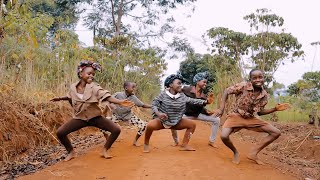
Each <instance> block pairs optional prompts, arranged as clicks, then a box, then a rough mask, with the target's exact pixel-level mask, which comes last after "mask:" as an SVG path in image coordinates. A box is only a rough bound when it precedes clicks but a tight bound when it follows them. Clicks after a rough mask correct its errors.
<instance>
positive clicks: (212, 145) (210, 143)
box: [208, 142, 218, 148]
mask: <svg viewBox="0 0 320 180" xmlns="http://www.w3.org/2000/svg"><path fill="white" fill-rule="evenodd" d="M208 145H209V146H211V147H214V148H218V146H217V145H216V144H215V143H214V142H209V143H208Z"/></svg>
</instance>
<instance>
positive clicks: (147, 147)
mask: <svg viewBox="0 0 320 180" xmlns="http://www.w3.org/2000/svg"><path fill="white" fill-rule="evenodd" d="M143 152H144V153H149V152H150V150H149V145H146V144H145V145H144V147H143Z"/></svg>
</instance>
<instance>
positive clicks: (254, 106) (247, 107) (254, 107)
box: [227, 82, 268, 118]
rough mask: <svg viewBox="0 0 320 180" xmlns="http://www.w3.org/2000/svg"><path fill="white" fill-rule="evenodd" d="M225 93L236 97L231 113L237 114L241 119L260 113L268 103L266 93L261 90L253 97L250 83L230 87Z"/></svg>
mask: <svg viewBox="0 0 320 180" xmlns="http://www.w3.org/2000/svg"><path fill="white" fill-rule="evenodd" d="M227 93H228V94H235V95H236V102H235V103H234V105H233V108H232V112H235V113H239V114H240V115H241V116H242V117H243V118H250V117H253V116H254V113H257V112H260V111H262V110H263V109H264V107H265V106H266V104H267V103H268V93H267V92H266V91H265V90H264V89H262V91H261V93H260V94H259V95H258V96H257V97H255V96H254V93H253V86H252V84H251V83H250V82H242V83H239V84H236V85H234V86H231V87H229V88H227Z"/></svg>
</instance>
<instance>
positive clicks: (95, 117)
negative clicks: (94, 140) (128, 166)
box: [51, 60, 134, 161]
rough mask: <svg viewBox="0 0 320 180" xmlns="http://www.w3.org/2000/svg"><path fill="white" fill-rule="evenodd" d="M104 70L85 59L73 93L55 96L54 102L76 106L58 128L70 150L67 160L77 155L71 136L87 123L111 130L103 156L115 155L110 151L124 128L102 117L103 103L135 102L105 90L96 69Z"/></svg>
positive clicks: (127, 104)
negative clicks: (98, 78)
mask: <svg viewBox="0 0 320 180" xmlns="http://www.w3.org/2000/svg"><path fill="white" fill-rule="evenodd" d="M99 70H100V65H99V64H97V63H94V62H91V61H87V60H85V61H81V62H80V64H79V66H78V77H79V78H80V81H79V82H77V83H74V84H72V85H71V87H70V90H69V93H68V95H67V96H65V97H58V98H53V99H52V100H51V101H60V100H67V101H69V102H70V103H71V105H72V107H73V109H74V115H73V118H72V119H71V120H69V121H67V122H66V123H65V124H63V125H62V126H61V127H59V128H58V130H57V137H58V139H59V140H60V142H61V143H62V144H63V146H64V147H65V148H66V150H67V151H68V155H67V157H66V158H65V161H69V160H71V159H72V158H74V157H75V156H76V153H75V151H74V149H73V147H72V145H71V142H70V140H69V139H68V137H67V135H68V134H69V133H71V132H74V131H76V130H79V129H81V128H83V127H87V126H95V127H98V128H100V129H103V130H105V131H109V132H111V135H110V137H109V138H108V139H107V142H106V144H105V145H104V148H103V151H102V156H103V157H105V158H107V159H109V158H112V156H110V155H109V154H108V153H107V151H108V149H110V147H111V146H112V144H113V143H114V141H115V140H116V139H117V138H118V136H119V134H120V131H121V130H120V127H119V126H117V125H116V124H115V123H114V122H112V121H111V120H107V119H106V118H105V117H103V116H101V115H102V111H101V109H100V107H99V104H101V105H102V106H103V105H106V104H107V103H108V102H112V103H115V104H120V105H122V106H127V107H131V106H133V105H134V104H133V103H132V102H131V101H128V100H118V99H116V98H114V97H112V96H111V94H110V93H109V91H107V90H104V89H102V88H101V87H100V86H99V85H98V84H96V83H94V82H93V80H94V75H95V71H99Z"/></svg>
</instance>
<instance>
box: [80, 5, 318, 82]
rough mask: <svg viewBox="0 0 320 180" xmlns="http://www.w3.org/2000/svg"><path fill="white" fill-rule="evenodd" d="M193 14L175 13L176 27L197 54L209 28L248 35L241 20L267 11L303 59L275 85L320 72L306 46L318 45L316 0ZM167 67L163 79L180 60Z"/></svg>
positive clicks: (84, 36)
mask: <svg viewBox="0 0 320 180" xmlns="http://www.w3.org/2000/svg"><path fill="white" fill-rule="evenodd" d="M194 5H195V11H194V13H193V14H192V15H191V17H190V18H187V17H186V15H185V13H184V10H183V9H181V10H180V11H179V9H177V11H175V18H176V23H177V25H178V26H183V27H184V28H185V29H186V32H185V33H186V36H187V37H188V40H189V42H190V44H191V45H192V46H193V47H194V48H195V51H196V52H197V53H208V52H207V47H206V46H205V45H204V44H203V43H201V36H202V35H203V34H204V33H205V32H206V31H207V30H208V29H210V28H213V27H227V28H229V29H232V30H234V31H240V32H244V33H248V34H250V27H249V25H248V23H247V22H246V21H245V20H243V17H244V16H245V15H248V14H251V13H253V12H255V10H256V9H260V8H267V9H270V10H271V11H272V12H273V13H275V14H277V15H279V16H281V17H283V18H284V26H283V28H285V32H287V33H291V34H292V35H293V36H295V37H296V38H297V39H298V41H299V42H300V43H301V44H302V50H303V51H304V52H305V56H304V58H301V59H300V60H299V61H296V62H294V63H291V62H290V61H285V65H282V66H280V68H279V69H278V71H277V72H276V73H275V79H276V81H277V82H280V83H283V84H284V85H286V86H288V85H290V84H292V83H294V82H296V81H297V80H298V79H301V77H302V75H303V73H305V72H309V71H311V70H312V71H320V46H319V47H318V49H316V47H313V46H311V45H310V43H311V42H315V41H320V23H319V19H318V18H319V17H320V10H319V7H320V1H319V0H305V1H301V0H291V1H290V0H219V1H217V0H198V1H197V2H196V3H195V4H194ZM76 29H78V30H80V31H76V32H77V33H78V35H79V39H80V41H82V42H83V43H85V44H86V45H87V46H91V45H92V44H93V43H92V32H90V31H87V30H86V28H85V27H84V26H82V22H81V21H80V22H79V24H78V26H77V28H76ZM167 62H168V63H169V64H170V66H168V70H167V71H166V72H165V75H169V74H172V73H176V71H177V70H178V69H179V64H180V62H181V60H174V61H172V60H167Z"/></svg>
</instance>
